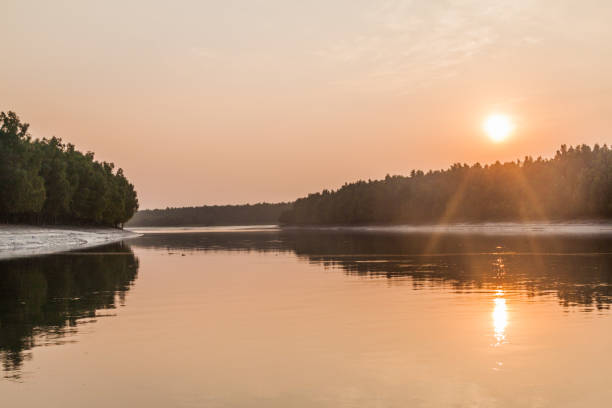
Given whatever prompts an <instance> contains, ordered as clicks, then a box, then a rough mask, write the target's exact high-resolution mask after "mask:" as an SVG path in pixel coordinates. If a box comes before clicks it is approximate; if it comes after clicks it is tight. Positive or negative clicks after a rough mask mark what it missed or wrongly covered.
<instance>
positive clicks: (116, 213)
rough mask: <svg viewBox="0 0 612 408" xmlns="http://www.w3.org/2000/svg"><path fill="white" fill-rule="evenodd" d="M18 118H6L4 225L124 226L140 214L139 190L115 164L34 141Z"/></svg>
mask: <svg viewBox="0 0 612 408" xmlns="http://www.w3.org/2000/svg"><path fill="white" fill-rule="evenodd" d="M28 127H29V125H28V124H27V123H23V122H21V121H20V119H19V117H18V116H17V115H16V114H15V113H14V112H8V113H5V112H0V220H2V221H4V222H27V223H51V224H58V223H77V224H91V225H107V226H119V225H122V224H123V223H124V222H126V221H127V220H129V219H130V218H131V217H132V215H133V214H134V212H135V211H136V210H137V209H138V198H137V195H136V191H135V190H134V186H133V185H132V184H131V183H130V182H129V181H128V180H127V178H126V177H125V175H124V174H123V170H122V169H118V170H116V171H115V166H114V164H113V163H107V162H98V161H96V160H94V154H93V153H92V152H87V153H85V154H83V153H81V152H79V151H78V150H76V149H75V147H74V145H72V144H69V143H68V144H65V143H63V142H62V140H61V139H60V138H57V137H52V138H51V139H46V138H44V139H32V137H31V135H30V134H29V133H28Z"/></svg>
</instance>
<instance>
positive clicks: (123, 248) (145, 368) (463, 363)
mask: <svg viewBox="0 0 612 408" xmlns="http://www.w3.org/2000/svg"><path fill="white" fill-rule="evenodd" d="M611 284H612V236H610V235H605V234H599V235H576V234H573V235H572V234H570V235H556V236H555V235H522V236H515V235H504V236H495V235H491V234H487V235H468V234H444V233H436V234H428V233H411V234H407V233H397V232H395V233H385V232H384V231H369V232H367V231H361V232H360V231H352V232H346V231H344V232H342V231H318V232H317V231H302V232H291V231H285V232H281V231H277V230H258V229H254V230H248V231H245V230H225V231H224V230H214V231H207V232H197V231H190V232H176V233H167V232H166V233H151V234H146V235H145V236H143V237H141V238H138V239H135V240H131V241H127V242H125V243H122V244H119V245H112V246H108V247H102V248H95V249H92V250H88V251H83V252H73V253H67V254H61V255H53V256H45V257H34V258H29V259H18V260H10V261H3V262H0V362H1V364H2V371H1V374H2V377H1V378H0V402H1V404H0V405H1V406H2V407H5V406H6V407H34V406H41V407H42V406H45V407H85V406H87V407H108V406H122V407H449V406H457V407H480V406H482V407H587V406H592V407H602V406H609V403H610V401H611V400H612V387H610V378H611V376H612V352H611V346H612V316H611V315H610V314H611V312H610V303H612V287H611Z"/></svg>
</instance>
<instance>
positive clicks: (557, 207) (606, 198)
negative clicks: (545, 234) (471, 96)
mask: <svg viewBox="0 0 612 408" xmlns="http://www.w3.org/2000/svg"><path fill="white" fill-rule="evenodd" d="M610 218H612V149H611V148H609V147H608V146H607V145H603V146H599V145H595V146H594V147H590V146H587V145H579V146H575V147H571V146H570V147H569V148H568V147H567V146H566V145H562V146H561V148H560V150H558V151H557V152H556V154H555V156H554V157H553V158H551V159H543V158H541V157H538V158H537V159H535V160H534V159H533V158H532V157H530V156H527V157H525V159H524V160H523V161H520V160H517V161H514V162H506V163H500V162H499V161H498V162H495V163H494V164H491V165H485V166H482V165H481V164H479V163H476V164H474V165H472V166H469V165H467V164H460V163H457V164H453V165H452V166H451V167H450V168H448V169H446V170H436V171H429V172H427V173H425V172H423V171H420V170H413V171H412V172H411V173H410V176H407V177H406V176H389V175H387V177H385V179H384V180H374V181H372V180H368V181H358V182H355V183H350V184H345V185H344V186H342V187H341V188H340V189H338V190H335V191H329V190H323V191H322V192H320V193H315V194H309V195H308V196H307V197H304V198H300V199H298V200H296V201H295V202H294V204H293V206H292V208H290V209H288V210H287V211H285V212H284V213H283V214H282V215H281V217H280V222H281V223H282V224H288V225H325V224H344V225H346V224H349V225H356V224H420V223H452V222H485V221H528V220H548V221H555V220H575V219H610Z"/></svg>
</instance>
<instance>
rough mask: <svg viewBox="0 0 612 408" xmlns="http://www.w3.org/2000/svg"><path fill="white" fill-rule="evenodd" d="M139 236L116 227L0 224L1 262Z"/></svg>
mask: <svg viewBox="0 0 612 408" xmlns="http://www.w3.org/2000/svg"><path fill="white" fill-rule="evenodd" d="M138 236H140V234H137V233H134V232H132V231H127V230H120V229H116V228H90V227H72V226H61V227H40V226H31V225H0V259H7V258H17V257H24V256H31V255H43V254H51V253H55V252H64V251H72V250H75V249H83V248H89V247H94V246H98V245H104V244H110V243H113V242H118V241H122V240H124V239H129V238H134V237H138Z"/></svg>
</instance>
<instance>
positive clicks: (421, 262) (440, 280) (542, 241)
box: [134, 230, 612, 310]
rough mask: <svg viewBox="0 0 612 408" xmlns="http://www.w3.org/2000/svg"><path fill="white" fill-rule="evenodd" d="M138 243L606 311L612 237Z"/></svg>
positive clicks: (377, 236)
mask: <svg viewBox="0 0 612 408" xmlns="http://www.w3.org/2000/svg"><path fill="white" fill-rule="evenodd" d="M134 245H136V246H145V247H156V248H164V249H167V250H169V251H181V250H182V251H192V250H205V251H217V250H218V251H228V250H229V251H263V252H267V251H274V252H292V253H295V254H297V255H298V256H299V257H300V258H303V259H306V260H307V261H309V262H312V263H316V264H321V265H324V266H326V267H331V268H338V269H341V270H343V271H344V272H345V273H347V274H349V275H357V276H362V277H373V278H374V277H375V278H380V277H384V278H387V279H389V281H390V282H391V283H396V282H397V283H399V282H402V281H406V278H409V281H410V282H411V284H412V285H413V287H414V288H415V289H420V288H424V287H440V286H448V287H449V288H451V289H452V290H453V291H456V292H462V291H466V292H467V291H473V290H478V289H487V290H488V289H496V288H499V287H502V288H503V289H504V290H505V291H516V292H518V293H519V294H521V295H526V296H532V297H535V296H542V295H550V294H553V295H556V296H557V297H558V299H559V301H560V303H561V304H562V305H564V306H580V307H583V309H584V310H592V309H595V308H596V309H608V308H609V307H610V303H612V289H611V285H612V254H611V253H610V249H611V248H612V237H611V236H585V235H583V236H580V235H566V236H553V235H523V236H516V235H505V236H493V235H465V234H441V235H435V236H434V235H430V234H393V233H375V232H357V231H352V232H346V231H329V230H328V231H316V230H303V231H290V230H288V231H281V232H279V231H269V232H214V233H182V234H155V235H145V236H144V237H142V238H139V239H138V240H137V241H135V242H134Z"/></svg>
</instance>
